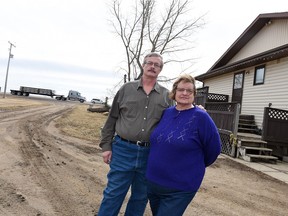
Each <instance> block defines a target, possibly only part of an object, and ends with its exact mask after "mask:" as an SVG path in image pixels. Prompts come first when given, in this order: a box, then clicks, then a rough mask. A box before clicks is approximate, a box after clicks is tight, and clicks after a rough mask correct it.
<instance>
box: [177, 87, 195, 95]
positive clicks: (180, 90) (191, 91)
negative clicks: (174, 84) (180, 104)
mask: <svg viewBox="0 0 288 216" xmlns="http://www.w3.org/2000/svg"><path fill="white" fill-rule="evenodd" d="M176 91H178V92H180V93H184V92H185V91H186V92H187V94H189V95H191V94H193V93H194V90H193V89H185V88H176Z"/></svg>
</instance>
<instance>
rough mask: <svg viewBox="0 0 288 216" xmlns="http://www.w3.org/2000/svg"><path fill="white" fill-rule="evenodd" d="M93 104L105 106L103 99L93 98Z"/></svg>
mask: <svg viewBox="0 0 288 216" xmlns="http://www.w3.org/2000/svg"><path fill="white" fill-rule="evenodd" d="M91 103H93V104H104V103H105V102H104V101H102V100H101V99H97V98H93V99H92V100H91Z"/></svg>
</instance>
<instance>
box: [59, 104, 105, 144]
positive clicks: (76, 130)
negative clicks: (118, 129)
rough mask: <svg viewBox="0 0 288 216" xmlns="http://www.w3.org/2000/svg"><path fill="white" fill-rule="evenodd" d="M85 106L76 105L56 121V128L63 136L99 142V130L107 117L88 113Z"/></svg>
mask: <svg viewBox="0 0 288 216" xmlns="http://www.w3.org/2000/svg"><path fill="white" fill-rule="evenodd" d="M87 108H88V107H87V106H85V105H78V106H76V107H75V108H74V109H73V110H72V111H71V112H69V113H66V114H65V115H63V116H62V117H61V118H59V119H58V120H57V121H56V127H57V128H59V129H60V130H61V131H62V132H63V133H64V134H66V135H69V136H73V137H76V138H80V139H85V140H89V141H99V138H100V130H101V127H102V126H103V125H104V123H105V121H106V119H107V116H106V115H104V114H102V113H96V112H89V111H87Z"/></svg>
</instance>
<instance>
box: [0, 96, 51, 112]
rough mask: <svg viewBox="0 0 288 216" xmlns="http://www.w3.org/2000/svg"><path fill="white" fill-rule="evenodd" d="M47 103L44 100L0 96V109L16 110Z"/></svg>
mask: <svg viewBox="0 0 288 216" xmlns="http://www.w3.org/2000/svg"><path fill="white" fill-rule="evenodd" d="M45 105H48V103H46V102H42V101H36V100H27V99H24V98H20V97H19V98H8V97H7V98H3V97H1V98H0V111H16V110H21V109H23V108H30V107H37V106H45Z"/></svg>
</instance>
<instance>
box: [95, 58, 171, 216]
mask: <svg viewBox="0 0 288 216" xmlns="http://www.w3.org/2000/svg"><path fill="white" fill-rule="evenodd" d="M142 68H143V75H142V77H141V79H140V80H138V81H133V82H129V83H126V84H124V85H123V86H122V87H121V88H120V90H119V91H118V92H117V94H116V96H115V98H114V100H113V103H112V107H111V110H110V113H109V116H108V119H107V121H106V123H105V125H104V127H103V130H102V140H101V142H100V147H101V148H102V151H103V153H102V156H103V160H104V162H105V163H107V164H109V165H110V171H109V173H108V175H107V178H108V183H107V187H106V189H105V190H104V192H103V195H104V197H103V200H102V203H101V206H100V209H99V212H98V214H97V215H98V216H104V215H107V216H114V215H115V216H117V215H118V213H119V211H120V208H121V206H122V203H123V200H124V198H125V196H126V194H127V192H128V190H129V188H130V187H131V196H130V198H129V201H128V203H127V207H126V211H125V215H126V216H137V215H139V216H140V215H141V216H142V215H143V214H144V211H145V208H146V204H147V187H146V179H145V172H146V165H147V159H148V154H149V146H150V143H149V137H150V133H151V131H152V129H153V128H154V127H155V125H156V124H157V123H158V121H159V120H160V118H161V115H162V112H163V110H164V109H166V108H167V107H169V106H171V105H172V103H173V102H172V100H170V99H169V97H168V94H169V91H168V90H167V89H166V88H164V87H162V86H161V85H159V84H158V82H157V77H158V75H159V74H160V72H161V70H162V69H163V59H162V56H161V55H159V54H157V53H150V54H148V55H146V56H145V58H144V61H143V64H142Z"/></svg>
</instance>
